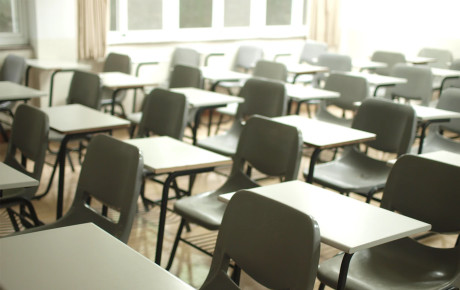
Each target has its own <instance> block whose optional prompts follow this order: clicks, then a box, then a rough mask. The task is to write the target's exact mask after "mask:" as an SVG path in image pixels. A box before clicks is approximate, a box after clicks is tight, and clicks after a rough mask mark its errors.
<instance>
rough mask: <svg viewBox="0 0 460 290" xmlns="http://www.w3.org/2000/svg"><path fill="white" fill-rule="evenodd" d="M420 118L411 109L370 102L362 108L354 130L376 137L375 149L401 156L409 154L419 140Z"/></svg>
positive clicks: (398, 105)
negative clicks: (373, 134) (417, 124)
mask: <svg viewBox="0 0 460 290" xmlns="http://www.w3.org/2000/svg"><path fill="white" fill-rule="evenodd" d="M416 123H417V119H416V115H415V111H414V109H413V108H412V107H411V106H408V105H403V104H398V103H394V102H391V101H389V100H384V99H366V100H364V101H363V103H362V104H361V106H360V107H359V109H358V111H357V113H356V115H355V117H354V119H353V123H352V128H354V129H358V130H363V131H366V132H371V133H375V134H376V135H377V138H376V140H374V141H370V142H367V145H369V146H370V147H372V148H375V149H377V150H381V151H384V152H390V153H396V154H398V156H399V155H401V154H405V153H407V152H409V150H410V147H411V146H412V143H413V141H414V138H415V128H416Z"/></svg>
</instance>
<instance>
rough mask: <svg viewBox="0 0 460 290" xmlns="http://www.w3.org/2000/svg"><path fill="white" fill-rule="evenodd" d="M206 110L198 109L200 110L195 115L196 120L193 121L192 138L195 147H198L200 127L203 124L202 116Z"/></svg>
mask: <svg viewBox="0 0 460 290" xmlns="http://www.w3.org/2000/svg"><path fill="white" fill-rule="evenodd" d="M205 109H206V108H198V110H197V111H196V113H195V120H194V121H193V122H194V124H193V127H192V138H193V145H196V141H197V135H198V127H199V126H200V122H201V114H202V113H203V111H204V110H205Z"/></svg>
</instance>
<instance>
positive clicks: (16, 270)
mask: <svg viewBox="0 0 460 290" xmlns="http://www.w3.org/2000/svg"><path fill="white" fill-rule="evenodd" d="M0 252H1V253H2V258H1V259H0V269H2V270H1V271H0V285H2V287H5V289H9V290H15V289H36V290H45V289H139V290H141V289H158V290H160V289H161V290H163V289H177V290H180V289H184V290H185V289H187V290H189V289H190V290H191V289H193V288H192V287H191V286H189V285H188V284H186V283H185V282H183V281H182V280H180V279H179V278H177V277H176V276H174V275H172V274H171V273H169V272H168V271H166V270H164V269H163V268H161V267H159V266H158V265H156V264H155V263H153V262H152V261H150V260H149V259H147V258H145V257H144V256H142V255H141V254H139V253H138V252H136V251H134V250H133V249H131V248H130V247H128V246H127V245H126V244H124V243H122V242H121V241H119V240H117V239H116V238H114V237H113V236H111V235H110V234H108V233H106V232H105V231H103V230H102V229H101V228H99V227H97V226H96V225H94V224H92V223H87V224H80V225H75V226H69V227H62V228H56V229H51V230H46V231H39V232H33V233H29V234H22V235H18V236H11V237H5V238H2V239H0Z"/></svg>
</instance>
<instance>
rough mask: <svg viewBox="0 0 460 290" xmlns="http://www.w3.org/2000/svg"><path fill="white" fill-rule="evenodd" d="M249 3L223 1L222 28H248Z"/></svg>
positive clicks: (245, 1)
mask: <svg viewBox="0 0 460 290" xmlns="http://www.w3.org/2000/svg"><path fill="white" fill-rule="evenodd" d="M250 7H251V1H249V0H225V7H224V26H225V27H235V26H249V17H250Z"/></svg>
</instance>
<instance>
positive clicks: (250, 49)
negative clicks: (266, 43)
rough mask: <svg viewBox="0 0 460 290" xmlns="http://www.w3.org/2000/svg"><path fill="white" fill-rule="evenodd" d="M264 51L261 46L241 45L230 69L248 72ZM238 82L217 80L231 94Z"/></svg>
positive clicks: (261, 57)
mask: <svg viewBox="0 0 460 290" xmlns="http://www.w3.org/2000/svg"><path fill="white" fill-rule="evenodd" d="M263 56H264V51H263V49H262V48H261V47H258V46H255V45H241V46H240V47H239V48H238V50H237V52H236V55H235V58H234V59H233V64H232V67H231V70H233V71H236V72H243V73H249V72H250V71H251V70H252V69H253V68H254V67H255V65H256V64H257V62H258V61H259V60H261V59H263ZM238 84H239V82H238V81H235V82H231V81H225V82H219V84H218V86H219V87H222V88H224V89H226V90H227V91H228V93H229V94H230V95H233V92H232V88H234V87H239V86H238Z"/></svg>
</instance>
